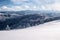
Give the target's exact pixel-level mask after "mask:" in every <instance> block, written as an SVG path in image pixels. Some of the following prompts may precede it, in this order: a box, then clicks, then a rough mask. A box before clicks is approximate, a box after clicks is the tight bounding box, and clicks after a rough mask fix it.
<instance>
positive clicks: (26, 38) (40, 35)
mask: <svg viewBox="0 0 60 40" xmlns="http://www.w3.org/2000/svg"><path fill="white" fill-rule="evenodd" d="M0 40H60V21H52V22H48V23H44V24H41V25H38V26H33V27H29V28H26V29H18V30H10V31H0Z"/></svg>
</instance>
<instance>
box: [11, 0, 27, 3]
mask: <svg viewBox="0 0 60 40" xmlns="http://www.w3.org/2000/svg"><path fill="white" fill-rule="evenodd" d="M26 1H28V0H11V2H13V3H14V4H21V3H22V2H26Z"/></svg>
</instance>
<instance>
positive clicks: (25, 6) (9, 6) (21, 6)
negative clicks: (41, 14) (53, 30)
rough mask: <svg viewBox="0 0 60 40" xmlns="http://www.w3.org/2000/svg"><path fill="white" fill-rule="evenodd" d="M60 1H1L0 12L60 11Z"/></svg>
mask: <svg viewBox="0 0 60 40" xmlns="http://www.w3.org/2000/svg"><path fill="white" fill-rule="evenodd" d="M59 4H60V0H0V11H20V10H54V11H60V5H59Z"/></svg>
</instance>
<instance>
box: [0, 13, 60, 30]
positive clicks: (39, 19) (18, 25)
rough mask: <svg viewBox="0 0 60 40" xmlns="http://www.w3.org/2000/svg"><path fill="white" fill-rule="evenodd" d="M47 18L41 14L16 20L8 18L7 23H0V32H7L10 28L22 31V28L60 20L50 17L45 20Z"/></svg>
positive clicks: (20, 17) (15, 18)
mask: <svg viewBox="0 0 60 40" xmlns="http://www.w3.org/2000/svg"><path fill="white" fill-rule="evenodd" d="M45 17H46V16H43V15H40V14H30V15H23V16H18V17H14V18H8V19H7V18H6V20H5V21H0V30H6V29H8V28H9V29H22V28H26V27H32V26H35V25H39V24H43V23H46V22H49V21H53V20H58V19H60V17H49V18H48V19H45ZM47 17H48V16H47ZM7 25H8V27H7Z"/></svg>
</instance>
